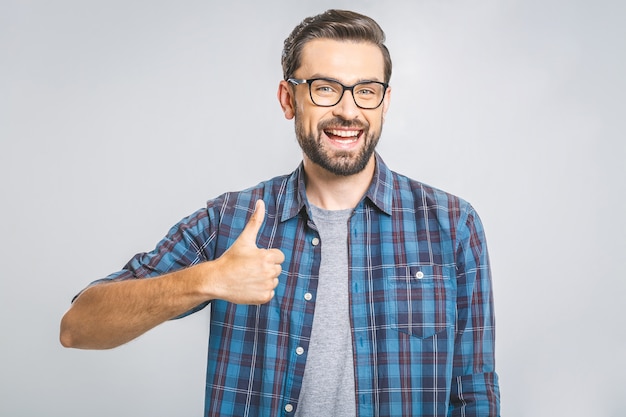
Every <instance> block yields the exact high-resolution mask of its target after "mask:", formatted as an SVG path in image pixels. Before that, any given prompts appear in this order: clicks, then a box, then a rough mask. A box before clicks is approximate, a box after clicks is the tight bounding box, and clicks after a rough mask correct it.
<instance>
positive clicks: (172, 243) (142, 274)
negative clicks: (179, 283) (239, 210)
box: [72, 208, 216, 318]
mask: <svg viewBox="0 0 626 417" xmlns="http://www.w3.org/2000/svg"><path fill="white" fill-rule="evenodd" d="M212 223H213V224H215V222H211V221H210V215H209V211H208V210H207V209H206V208H204V209H201V210H198V211H196V212H195V213H193V214H192V215H190V216H188V217H186V218H184V219H182V220H181V221H180V222H178V223H177V224H176V225H174V226H173V227H172V228H170V230H169V232H168V233H167V234H166V235H165V237H163V239H161V241H160V242H159V243H157V245H156V247H155V248H154V249H153V250H152V251H151V252H142V253H138V254H136V255H135V256H133V257H132V258H131V259H130V260H129V261H128V263H127V264H126V265H124V267H123V268H122V269H121V270H120V271H117V272H114V273H112V274H110V275H108V276H107V277H105V278H101V279H98V280H95V281H93V282H92V283H91V284H89V285H88V286H87V288H89V287H91V286H93V285H98V284H101V283H105V282H112V281H124V280H129V279H142V278H152V277H158V276H161V275H164V274H167V273H169V272H174V271H177V270H181V269H184V268H187V267H190V266H192V265H195V264H197V263H200V262H202V261H206V260H209V259H213V253H214V246H215V245H214V240H215V236H216V232H215V231H214V230H211V224H212ZM83 291H84V290H83ZM81 293H82V291H81ZM79 295H80V293H79V294H77V295H76V296H75V297H74V298H73V299H72V302H73V301H74V300H75V299H76V298H77V297H78V296H79ZM207 304H208V302H206V303H203V304H201V305H199V306H197V307H195V308H193V309H191V310H190V311H188V312H186V313H184V314H182V315H181V316H179V317H176V318H180V317H184V316H187V315H189V314H191V313H194V312H196V311H199V310H201V309H203V308H204V307H206V305H207Z"/></svg>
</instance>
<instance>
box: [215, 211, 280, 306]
mask: <svg viewBox="0 0 626 417" xmlns="http://www.w3.org/2000/svg"><path fill="white" fill-rule="evenodd" d="M264 218H265V203H264V202H263V200H258V201H257V202H256V205H255V208H254V214H252V217H250V220H249V221H248V224H246V227H245V228H244V229H243V231H242V232H241V234H240V235H239V237H238V238H237V240H235V243H233V245H232V246H231V247H230V248H229V249H228V250H227V251H226V252H224V254H223V255H222V256H221V257H219V258H218V259H217V260H216V261H215V266H216V278H215V280H214V281H213V285H214V287H213V290H214V293H215V294H216V298H219V299H222V300H226V301H230V302H233V303H236V304H264V303H267V302H268V301H269V300H271V299H272V297H274V289H275V288H276V286H277V285H278V276H279V275H280V273H281V271H282V268H281V266H280V265H281V264H282V263H283V262H284V260H285V255H284V254H283V253H282V252H281V251H280V250H279V249H261V248H258V247H257V245H256V238H257V235H258V233H259V230H260V229H261V225H262V224H263V219H264Z"/></svg>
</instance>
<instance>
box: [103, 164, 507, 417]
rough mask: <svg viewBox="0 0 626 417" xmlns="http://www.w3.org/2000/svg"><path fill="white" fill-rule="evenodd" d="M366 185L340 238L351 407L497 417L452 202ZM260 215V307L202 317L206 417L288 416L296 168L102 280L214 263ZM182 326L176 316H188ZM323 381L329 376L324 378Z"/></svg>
mask: <svg viewBox="0 0 626 417" xmlns="http://www.w3.org/2000/svg"><path fill="white" fill-rule="evenodd" d="M376 158H377V164H376V172H375V175H374V178H373V181H372V183H371V186H370V187H369V190H368V191H367V193H366V195H365V197H364V198H363V199H362V201H361V202H360V203H359V204H358V205H357V207H356V208H355V209H354V213H353V215H352V217H351V218H350V222H349V225H348V230H349V236H348V241H349V271H348V279H349V288H350V294H349V297H350V322H351V326H352V342H353V351H354V372H355V378H356V381H355V385H356V406H357V412H358V415H359V416H361V417H365V416H480V417H485V416H497V415H499V388H498V377H497V375H496V373H495V370H494V315H493V299H492V288H491V278H490V272H489V263H488V255H487V247H486V245H485V238H484V235H483V229H482V225H481V223H480V220H479V218H478V216H477V215H476V213H475V211H474V209H473V208H472V207H471V206H470V205H469V204H468V203H467V202H465V201H463V200H461V199H459V198H457V197H454V196H452V195H450V194H447V193H444V192H442V191H439V190H437V189H434V188H431V187H428V186H426V185H424V184H421V183H419V182H416V181H413V180H411V179H408V178H406V177H404V176H401V175H398V174H397V173H394V172H392V171H390V170H389V168H387V166H386V165H385V164H384V162H383V161H382V159H381V158H380V157H379V156H378V155H376ZM260 198H262V199H263V200H264V201H265V204H266V208H267V215H266V218H265V222H264V224H263V226H262V228H261V231H260V233H259V237H258V241H257V244H258V245H259V247H264V248H278V249H280V250H281V251H282V252H283V253H284V254H285V258H286V260H285V262H284V263H283V272H282V274H281V275H280V277H279V280H280V284H279V286H278V287H277V288H276V295H275V297H274V298H273V299H272V300H271V301H270V302H269V303H267V304H264V305H261V306H255V305H235V304H231V303H228V302H225V301H221V300H214V301H211V302H210V303H206V304H203V305H200V306H198V307H197V308H195V309H194V310H193V311H190V312H189V313H192V312H194V311H197V310H200V309H201V308H204V307H205V306H206V305H207V304H210V308H211V328H210V335H209V353H208V366H207V367H208V369H207V380H206V405H205V415H206V416H238V417H239V416H255V417H256V416H272V417H275V416H293V415H294V413H295V411H296V408H297V406H298V397H299V395H300V388H301V386H302V377H303V373H304V365H305V361H306V358H307V348H308V346H309V341H310V334H311V326H312V323H313V315H314V311H315V297H316V288H317V276H318V271H319V267H320V253H321V245H323V244H324V242H321V241H320V240H319V235H318V232H317V230H316V226H315V224H314V223H313V221H312V220H311V218H312V217H311V215H310V211H309V206H308V202H307V199H306V194H305V187H304V171H303V168H302V166H300V167H299V168H298V169H297V170H296V171H295V172H293V173H292V174H291V175H288V176H282V177H278V178H274V179H272V180H270V181H267V182H263V183H261V184H259V185H258V186H256V187H253V188H250V189H248V190H245V191H242V192H236V193H227V194H224V195H222V196H220V197H218V198H216V199H214V200H211V201H209V202H208V204H207V208H206V209H202V210H199V211H197V212H196V213H194V214H193V215H191V216H189V217H187V218H185V219H183V220H182V221H181V222H179V223H178V224H177V225H176V226H174V227H173V228H172V229H171V230H170V232H169V233H168V235H167V236H166V237H165V238H164V239H163V240H162V241H161V242H160V243H159V244H158V245H157V247H156V249H155V250H154V251H152V252H150V253H147V254H145V253H144V254H138V255H136V256H135V257H134V258H133V259H131V260H130V261H129V263H128V264H127V265H126V266H125V267H124V269H123V270H122V271H120V272H118V273H115V274H112V275H110V276H109V277H107V279H130V278H141V277H150V276H156V275H160V274H163V273H166V272H170V271H173V270H176V269H180V268H184V267H187V266H190V265H194V264H197V263H198V262H202V261H207V260H212V259H216V258H217V257H219V256H220V255H222V254H223V253H224V251H226V249H227V248H228V247H229V246H230V245H232V243H233V242H234V241H235V239H237V237H238V236H239V234H240V233H241V231H242V230H243V228H244V226H245V225H246V223H247V221H248V219H249V217H250V216H251V214H252V213H253V211H254V204H255V201H256V200H257V199H260ZM189 313H188V314H189ZM329 371H330V372H332V370H329Z"/></svg>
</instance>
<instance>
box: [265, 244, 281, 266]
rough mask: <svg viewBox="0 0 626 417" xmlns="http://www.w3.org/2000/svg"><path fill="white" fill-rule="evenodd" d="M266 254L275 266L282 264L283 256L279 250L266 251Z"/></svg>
mask: <svg viewBox="0 0 626 417" xmlns="http://www.w3.org/2000/svg"><path fill="white" fill-rule="evenodd" d="M267 251H268V253H269V254H270V257H269V259H270V261H271V262H272V263H275V264H282V263H283V262H285V254H284V253H283V252H282V251H281V250H280V249H276V248H273V249H268V250H267Z"/></svg>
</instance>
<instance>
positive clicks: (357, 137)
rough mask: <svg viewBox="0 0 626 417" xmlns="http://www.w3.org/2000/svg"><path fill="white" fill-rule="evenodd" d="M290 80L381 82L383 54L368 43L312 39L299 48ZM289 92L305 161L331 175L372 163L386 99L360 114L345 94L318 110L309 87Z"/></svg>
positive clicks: (346, 93) (349, 173) (345, 173)
mask: <svg viewBox="0 0 626 417" xmlns="http://www.w3.org/2000/svg"><path fill="white" fill-rule="evenodd" d="M294 78H299V79H311V78H330V79H334V80H337V81H339V82H341V83H342V84H344V85H347V86H351V85H353V84H355V83H358V82H360V81H365V80H367V81H381V82H384V81H385V80H384V60H383V55H382V53H381V51H380V49H379V48H378V47H377V46H376V45H374V44H372V43H365V42H358V43H357V42H350V41H346V42H342V41H335V40H330V39H316V40H313V41H310V42H308V43H307V44H306V45H305V46H304V48H303V51H302V60H301V66H300V67H299V68H298V69H297V70H296V72H295V74H294ZM291 88H293V89H294V97H293V113H294V117H295V129H296V136H297V139H298V143H299V144H300V147H301V148H302V151H303V153H304V157H305V159H306V158H308V159H309V160H310V162H313V163H314V164H316V165H318V166H320V167H321V168H323V169H325V170H326V171H328V172H330V173H332V174H335V175H341V176H348V175H354V174H357V173H359V172H361V171H362V170H363V169H364V168H365V167H366V166H367V165H368V163H369V162H370V161H371V160H372V158H373V153H374V150H375V148H376V145H377V143H378V139H379V137H380V134H381V130H382V124H383V118H384V115H385V113H386V111H387V107H388V105H389V94H386V95H385V99H384V101H383V103H382V104H381V105H380V106H379V107H378V108H376V109H371V110H365V109H361V108H359V107H358V106H357V105H356V104H355V102H354V99H353V97H352V94H351V92H350V91H345V92H344V95H343V97H342V98H341V100H340V101H339V103H337V104H336V105H334V106H332V107H320V106H317V105H315V104H313V102H312V101H311V98H310V96H309V87H308V85H306V84H302V85H298V86H294V87H291ZM387 93H389V90H388V91H387ZM286 114H287V113H286Z"/></svg>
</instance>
